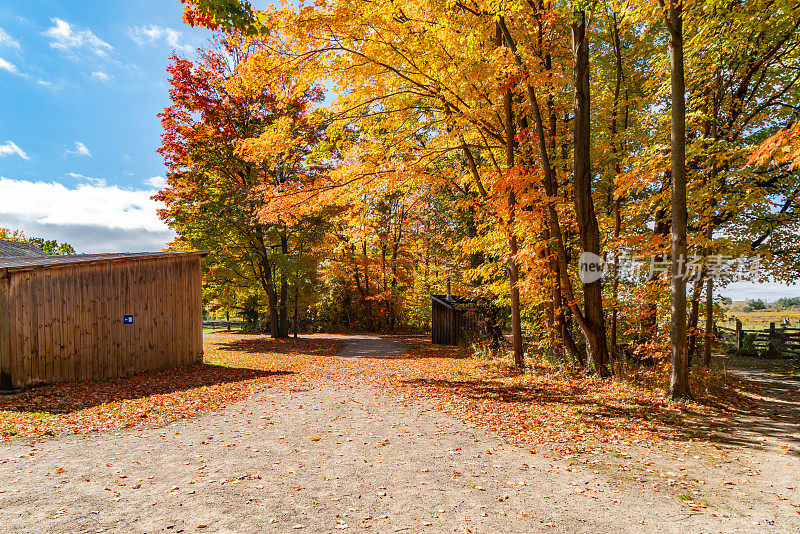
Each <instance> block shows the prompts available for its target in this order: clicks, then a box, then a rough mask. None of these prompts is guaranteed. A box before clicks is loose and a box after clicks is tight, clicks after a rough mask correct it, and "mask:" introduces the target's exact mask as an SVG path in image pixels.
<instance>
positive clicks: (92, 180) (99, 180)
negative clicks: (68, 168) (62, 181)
mask: <svg viewBox="0 0 800 534" xmlns="http://www.w3.org/2000/svg"><path fill="white" fill-rule="evenodd" d="M67 176H69V177H70V178H76V179H78V180H82V181H85V182H89V183H90V184H93V185H96V186H98V187H104V186H105V185H106V181H105V180H103V179H102V178H92V177H91V176H84V175H83V174H78V173H77V172H68V173H67Z"/></svg>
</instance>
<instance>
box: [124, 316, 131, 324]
mask: <svg viewBox="0 0 800 534" xmlns="http://www.w3.org/2000/svg"><path fill="white" fill-rule="evenodd" d="M122 324H133V315H123V316H122Z"/></svg>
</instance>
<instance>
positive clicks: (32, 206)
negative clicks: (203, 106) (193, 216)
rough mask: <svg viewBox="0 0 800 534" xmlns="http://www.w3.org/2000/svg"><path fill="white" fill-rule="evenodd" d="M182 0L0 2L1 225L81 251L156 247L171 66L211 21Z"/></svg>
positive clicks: (166, 236) (165, 236)
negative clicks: (188, 18)
mask: <svg viewBox="0 0 800 534" xmlns="http://www.w3.org/2000/svg"><path fill="white" fill-rule="evenodd" d="M181 12H182V8H181V4H180V3H179V2H178V0H150V1H147V0H146V1H137V2H108V1H107V0H105V1H87V0H80V1H68V2H64V1H61V2H56V1H32V0H24V1H16V0H11V1H10V2H9V1H8V0H5V1H4V2H3V3H2V5H0V29H1V30H0V95H2V101H3V104H2V106H0V226H2V227H11V228H15V229H22V230H23V231H25V233H26V234H27V235H31V236H42V237H47V238H55V239H58V240H59V241H69V242H71V243H73V244H74V245H75V247H76V248H77V249H78V250H79V251H81V252H101V251H108V250H130V251H134V250H160V249H162V248H163V247H164V246H165V244H166V242H167V241H169V240H170V239H171V238H172V235H171V233H170V232H169V231H168V229H167V228H166V227H165V226H164V225H163V223H161V222H160V221H159V220H158V219H157V217H156V215H155V209H156V205H155V203H154V202H152V201H151V200H149V197H150V195H152V193H153V192H154V191H155V189H156V188H157V187H158V186H159V185H160V184H161V183H163V176H164V166H163V163H162V160H161V157H160V156H159V155H158V154H157V153H156V152H155V150H156V148H157V147H158V146H159V142H160V133H161V125H160V122H159V120H158V119H157V117H156V114H157V113H159V111H160V110H161V109H163V107H164V106H165V105H167V104H168V103H169V100H168V87H167V75H166V71H165V68H166V66H167V64H168V62H169V56H170V55H171V54H172V51H173V50H175V51H176V52H177V53H178V54H180V55H185V56H187V57H193V56H194V49H195V48H196V47H197V46H200V45H203V44H204V43H205V42H206V41H207V39H208V37H209V32H208V31H207V30H203V29H198V28H190V27H188V26H186V25H185V24H183V22H182V21H181Z"/></svg>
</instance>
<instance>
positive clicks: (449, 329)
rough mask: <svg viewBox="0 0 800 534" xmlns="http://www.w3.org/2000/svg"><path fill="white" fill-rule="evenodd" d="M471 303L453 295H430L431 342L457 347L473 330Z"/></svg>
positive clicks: (473, 321)
mask: <svg viewBox="0 0 800 534" xmlns="http://www.w3.org/2000/svg"><path fill="white" fill-rule="evenodd" d="M472 304H473V302H472V301H471V300H469V299H465V298H463V297H457V296H455V295H431V342H432V343H434V344H436V345H458V342H459V341H461V339H463V338H464V335H465V334H466V333H469V332H472V331H474V330H475V323H476V321H475V317H474V312H473V310H472Z"/></svg>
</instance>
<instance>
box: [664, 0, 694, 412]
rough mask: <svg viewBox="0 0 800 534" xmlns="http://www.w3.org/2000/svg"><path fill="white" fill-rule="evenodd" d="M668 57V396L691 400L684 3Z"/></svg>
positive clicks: (672, 18)
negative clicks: (670, 204) (670, 293)
mask: <svg viewBox="0 0 800 534" xmlns="http://www.w3.org/2000/svg"><path fill="white" fill-rule="evenodd" d="M668 10H669V12H668V15H667V17H668V20H667V26H668V28H669V56H670V69H671V82H672V139H671V154H670V160H671V161H670V167H671V171H672V230H671V232H672V239H671V249H670V253H671V254H672V324H671V328H670V341H671V344H672V355H671V362H670V363H671V368H672V369H671V374H670V384H669V396H670V397H671V398H673V399H682V398H686V397H689V396H690V391H689V354H688V352H687V345H686V278H685V276H684V274H685V273H684V270H685V265H686V224H687V219H688V214H687V211H686V96H685V94H686V80H685V77H684V66H683V1H682V0H677V1H675V2H672V1H670V2H669V7H668Z"/></svg>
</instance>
